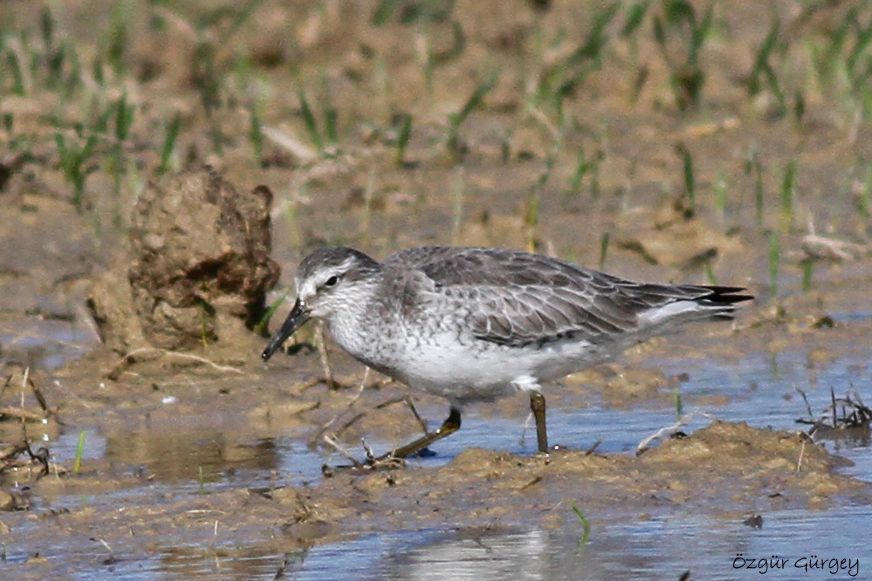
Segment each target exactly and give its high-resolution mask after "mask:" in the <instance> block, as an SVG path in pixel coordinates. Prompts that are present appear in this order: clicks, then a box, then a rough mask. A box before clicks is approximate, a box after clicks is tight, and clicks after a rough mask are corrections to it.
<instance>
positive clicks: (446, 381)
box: [397, 333, 603, 400]
mask: <svg viewBox="0 0 872 581" xmlns="http://www.w3.org/2000/svg"><path fill="white" fill-rule="evenodd" d="M598 351H599V350H594V349H593V348H592V346H591V345H590V344H589V343H587V342H579V341H571V342H570V341H562V342H554V343H550V344H546V345H545V346H543V347H535V346H529V347H523V348H519V347H507V346H501V345H497V344H494V343H488V342H484V341H480V340H472V339H471V342H467V343H466V344H462V343H461V342H458V340H457V335H456V334H451V333H445V334H442V335H437V336H435V337H433V338H430V339H428V341H427V342H426V343H421V344H418V345H414V346H413V345H412V344H410V345H409V347H408V348H407V349H406V353H405V357H402V358H400V361H401V363H400V364H399V365H398V367H397V372H398V373H397V376H398V378H399V379H402V380H403V381H405V382H406V383H408V384H409V385H410V386H411V387H415V388H420V389H424V390H425V391H427V392H430V393H433V394H436V395H441V396H443V397H446V398H449V399H469V400H492V399H495V398H498V397H501V396H504V395H508V394H510V393H513V392H515V391H517V390H519V389H530V388H534V389H535V388H536V387H538V384H539V383H540V382H543V381H548V380H551V379H556V378H558V377H562V376H564V375H566V374H568V373H571V372H573V371H577V370H579V369H582V368H584V367H587V366H589V365H592V364H594V363H597V362H598V361H601V360H602V359H603V356H602V354H601V353H599V352H598Z"/></svg>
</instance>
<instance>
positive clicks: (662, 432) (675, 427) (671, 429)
mask: <svg viewBox="0 0 872 581" xmlns="http://www.w3.org/2000/svg"><path fill="white" fill-rule="evenodd" d="M695 417H703V418H706V419H709V420H712V421H714V420H717V419H718V418H717V417H716V416H713V415H711V414H707V413H701V412H691V413H689V414H684V415H683V416H681V417H680V418H678V421H677V422H675V423H674V424H672V425H671V426H666V427H664V428H660V429H659V430H657V431H656V432H654V433H653V434H651V435H650V436H648V437H646V438H644V439H643V440H642V441H641V442H639V445H638V446H636V456H638V455H640V454H642V453H643V452H646V451H647V450H648V449H649V448H650V447H651V443H652V442H654V441H655V440H660V439H665V438H668V437H669V436H671V435H672V434H675V433H676V432H678V431H679V430H681V428H683V427H684V426H686V425H687V424H688V422H690V420H692V419H693V418H695Z"/></svg>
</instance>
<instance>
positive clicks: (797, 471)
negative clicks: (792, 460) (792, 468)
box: [796, 438, 805, 474]
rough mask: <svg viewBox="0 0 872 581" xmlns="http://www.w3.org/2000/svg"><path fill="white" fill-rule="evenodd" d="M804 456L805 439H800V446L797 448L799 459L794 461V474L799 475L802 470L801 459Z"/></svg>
mask: <svg viewBox="0 0 872 581" xmlns="http://www.w3.org/2000/svg"><path fill="white" fill-rule="evenodd" d="M804 454H805V438H803V439H802V446H801V447H800V448H799V459H798V460H797V461H796V473H797V474H799V471H800V469H802V457H803V455H804Z"/></svg>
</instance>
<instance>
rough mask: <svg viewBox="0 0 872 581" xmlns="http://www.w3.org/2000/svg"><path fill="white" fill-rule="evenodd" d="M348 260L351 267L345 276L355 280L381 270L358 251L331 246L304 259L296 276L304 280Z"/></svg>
mask: <svg viewBox="0 0 872 581" xmlns="http://www.w3.org/2000/svg"><path fill="white" fill-rule="evenodd" d="M349 259H351V260H350V264H351V267H350V268H349V270H348V272H347V273H346V274H347V275H351V276H353V277H355V278H359V277H361V276H366V275H368V274H371V273H374V272H378V270H379V269H380V268H381V265H380V264H379V263H378V262H376V261H375V260H373V259H372V258H370V257H369V256H367V255H366V254H364V253H363V252H361V251H359V250H355V249H354V248H348V247H347V246H332V247H327V248H318V249H317V250H315V251H313V252H312V253H311V254H309V255H308V256H307V257H306V258H304V259H303V261H302V262H301V263H300V267H299V268H298V269H297V276H298V277H299V278H300V279H301V280H305V279H307V278H309V277H310V276H312V274H314V273H315V272H318V271H319V270H324V269H325V268H335V267H337V266H340V265H342V264H343V263H345V262H347V261H349Z"/></svg>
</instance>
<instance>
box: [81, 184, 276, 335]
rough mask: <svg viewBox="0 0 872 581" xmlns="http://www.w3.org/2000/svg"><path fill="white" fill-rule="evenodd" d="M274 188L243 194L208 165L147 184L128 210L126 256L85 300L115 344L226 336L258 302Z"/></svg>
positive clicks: (272, 272)
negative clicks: (131, 210)
mask: <svg viewBox="0 0 872 581" xmlns="http://www.w3.org/2000/svg"><path fill="white" fill-rule="evenodd" d="M271 201H272V193H271V192H270V190H269V188H267V187H266V186H258V187H256V188H255V189H254V190H252V191H251V192H250V193H247V194H241V193H239V192H238V191H237V190H236V189H235V188H234V187H233V185H231V184H230V183H229V182H227V181H226V180H224V179H223V178H222V177H221V176H219V175H218V174H217V173H216V172H214V171H213V170H212V169H211V168H206V169H204V170H199V171H190V172H183V173H181V174H178V175H176V176H174V177H171V178H168V179H166V180H163V181H160V182H153V183H151V184H149V187H148V188H147V189H146V191H145V192H144V193H143V195H142V196H141V197H140V199H139V200H138V201H137V204H136V206H135V208H134V210H133V216H132V220H131V222H132V227H131V232H130V248H129V255H128V256H127V257H124V258H122V259H121V260H119V261H118V262H117V263H116V264H117V266H116V267H115V268H113V269H111V270H110V271H109V272H107V273H105V274H104V275H103V276H102V277H100V278H99V279H98V280H97V281H96V282H95V284H94V288H93V291H92V293H91V300H90V304H91V308H92V311H93V312H94V316H95V319H96V320H97V322H98V325H99V327H100V333H101V335H102V337H103V340H104V342H105V343H106V344H107V345H109V346H110V347H111V348H113V349H115V350H116V351H120V352H126V351H129V350H130V349H131V348H136V347H142V346H151V347H157V348H161V349H172V350H179V349H181V350H184V349H191V348H194V347H196V346H198V345H202V344H204V343H212V342H216V341H221V340H224V339H228V338H229V337H230V336H231V335H232V334H233V333H236V332H239V331H241V330H242V329H243V324H247V325H249V326H251V325H252V324H253V323H254V322H256V321H257V319H258V318H259V317H260V316H261V314H262V313H263V310H264V300H265V293H266V291H267V289H269V288H270V287H272V285H274V284H275V282H276V281H277V280H278V277H279V266H278V264H277V263H276V262H275V261H273V260H272V259H271V258H270V257H269V254H270V249H271V240H270V216H269V208H270V203H271Z"/></svg>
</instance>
